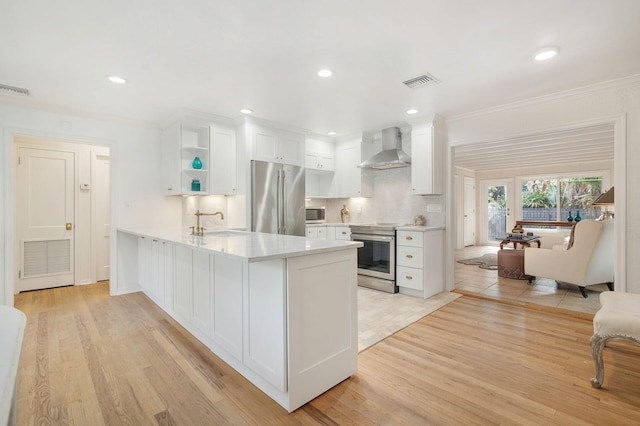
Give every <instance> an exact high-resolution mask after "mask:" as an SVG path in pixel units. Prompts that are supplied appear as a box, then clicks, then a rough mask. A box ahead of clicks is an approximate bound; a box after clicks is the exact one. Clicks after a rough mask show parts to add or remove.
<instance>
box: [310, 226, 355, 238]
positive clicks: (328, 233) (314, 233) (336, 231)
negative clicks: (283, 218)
mask: <svg viewBox="0 0 640 426" xmlns="http://www.w3.org/2000/svg"><path fill="white" fill-rule="evenodd" d="M307 238H315V239H319V240H345V241H349V240H351V228H349V227H348V226H334V225H326V226H307Z"/></svg>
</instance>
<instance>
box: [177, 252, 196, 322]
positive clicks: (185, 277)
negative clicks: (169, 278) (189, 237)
mask: <svg viewBox="0 0 640 426" xmlns="http://www.w3.org/2000/svg"><path fill="white" fill-rule="evenodd" d="M174 270H175V285H174V287H173V290H174V292H173V311H174V312H175V313H176V314H178V315H180V316H181V317H182V318H183V319H184V320H187V321H189V319H190V318H191V300H192V299H191V287H192V282H193V249H191V248H190V247H185V246H180V245H176V247H175V250H174Z"/></svg>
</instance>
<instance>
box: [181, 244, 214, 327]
mask: <svg viewBox="0 0 640 426" xmlns="http://www.w3.org/2000/svg"><path fill="white" fill-rule="evenodd" d="M212 263H213V256H211V255H210V254H208V253H205V252H201V251H197V250H194V251H193V264H192V271H193V275H192V277H193V279H192V281H191V312H190V320H191V323H192V324H193V325H195V326H196V327H198V329H200V331H202V332H203V333H205V334H207V335H209V329H210V325H211V319H210V318H209V315H210V313H211V281H212V278H213V276H212V274H211V266H212V265H211V264H212ZM178 284H179V283H178Z"/></svg>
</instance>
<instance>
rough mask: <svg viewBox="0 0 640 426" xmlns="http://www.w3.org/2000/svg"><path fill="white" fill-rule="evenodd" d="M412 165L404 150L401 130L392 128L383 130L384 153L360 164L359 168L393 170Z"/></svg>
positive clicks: (381, 152)
mask: <svg viewBox="0 0 640 426" xmlns="http://www.w3.org/2000/svg"><path fill="white" fill-rule="evenodd" d="M410 165H411V157H409V155H408V154H407V153H406V152H404V151H403V150H402V137H401V134H400V129H399V128H397V127H390V128H388V129H384V130H382V151H380V152H379V153H377V154H375V155H374V156H373V157H371V158H369V159H368V160H367V161H363V162H362V163H360V164H358V167H362V168H369V169H393V168H396V167H408V166H410Z"/></svg>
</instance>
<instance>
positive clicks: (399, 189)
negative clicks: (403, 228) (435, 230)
mask: <svg viewBox="0 0 640 426" xmlns="http://www.w3.org/2000/svg"><path fill="white" fill-rule="evenodd" d="M307 205H310V206H317V205H324V206H326V208H327V222H340V209H342V206H343V205H346V206H347V208H349V211H350V213H351V214H350V222H351V223H370V222H389V223H406V224H413V221H414V218H415V216H416V215H419V214H421V215H424V216H425V217H426V218H427V225H428V226H444V225H445V197H444V195H413V194H412V193H411V168H410V167H402V168H397V169H387V170H374V171H373V197H371V198H338V199H326V200H325V199H317V198H315V199H310V200H308V201H307Z"/></svg>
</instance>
